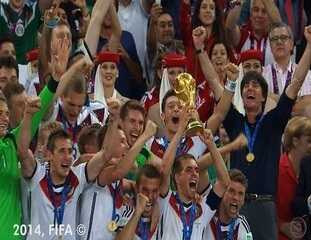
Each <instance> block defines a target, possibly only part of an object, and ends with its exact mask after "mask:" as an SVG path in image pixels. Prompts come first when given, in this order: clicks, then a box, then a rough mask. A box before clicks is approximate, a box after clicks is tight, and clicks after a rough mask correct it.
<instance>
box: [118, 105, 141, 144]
mask: <svg viewBox="0 0 311 240" xmlns="http://www.w3.org/2000/svg"><path fill="white" fill-rule="evenodd" d="M144 123H145V119H144V116H143V114H142V113H141V112H140V111H138V110H133V109H130V110H129V111H128V114H127V116H126V117H125V118H124V119H122V121H121V127H122V129H123V131H124V133H125V135H126V138H127V141H128V144H129V145H130V146H133V145H134V143H135V142H136V140H137V138H138V137H139V136H140V135H141V134H142V132H143V130H144Z"/></svg>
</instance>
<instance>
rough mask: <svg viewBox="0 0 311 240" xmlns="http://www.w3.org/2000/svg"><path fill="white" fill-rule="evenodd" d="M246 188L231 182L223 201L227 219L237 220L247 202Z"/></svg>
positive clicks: (222, 204) (222, 206)
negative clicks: (245, 201)
mask: <svg viewBox="0 0 311 240" xmlns="http://www.w3.org/2000/svg"><path fill="white" fill-rule="evenodd" d="M245 192H246V187H245V186H244V185H242V184H241V183H239V182H235V181H231V182H230V185H229V187H228V189H227V191H226V192H225V193H224V196H223V198H222V201H221V208H222V210H223V212H224V214H225V215H226V217H227V218H229V219H232V218H236V217H237V216H238V214H239V211H240V209H241V207H242V206H243V204H244V200H245Z"/></svg>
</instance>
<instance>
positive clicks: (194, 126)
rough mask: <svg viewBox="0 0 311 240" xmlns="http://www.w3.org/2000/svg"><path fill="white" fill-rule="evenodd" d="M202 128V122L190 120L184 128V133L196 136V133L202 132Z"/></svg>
mask: <svg viewBox="0 0 311 240" xmlns="http://www.w3.org/2000/svg"><path fill="white" fill-rule="evenodd" d="M203 130H204V127H203V124H202V123H201V122H200V121H198V120H195V119H193V120H190V121H189V123H188V125H187V129H186V135H187V136H189V137H193V136H197V135H198V133H202V132H203Z"/></svg>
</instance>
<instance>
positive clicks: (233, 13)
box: [225, 0, 242, 47]
mask: <svg viewBox="0 0 311 240" xmlns="http://www.w3.org/2000/svg"><path fill="white" fill-rule="evenodd" d="M236 2H239V3H240V4H235V6H234V8H233V9H231V10H230V11H229V13H228V16H227V19H226V24H225V31H226V36H227V38H228V41H229V42H231V43H232V45H233V46H234V47H237V46H238V45H239V43H240V39H241V31H240V27H239V25H238V21H239V19H240V15H241V9H242V3H241V1H240V0H237V1H236Z"/></svg>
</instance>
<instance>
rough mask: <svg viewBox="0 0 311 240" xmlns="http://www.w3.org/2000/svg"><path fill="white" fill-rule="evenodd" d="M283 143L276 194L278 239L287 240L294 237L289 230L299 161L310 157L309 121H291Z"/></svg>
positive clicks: (310, 130)
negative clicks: (283, 151)
mask: <svg viewBox="0 0 311 240" xmlns="http://www.w3.org/2000/svg"><path fill="white" fill-rule="evenodd" d="M283 143H284V150H285V153H284V154H283V155H282V156H281V159H280V163H279V176H278V192H277V210H278V226H279V228H278V229H279V237H278V239H279V240H288V239H293V238H294V237H295V235H293V232H292V231H291V229H290V228H291V227H290V224H291V223H290V222H291V221H292V220H293V218H294V213H293V211H292V201H293V200H294V197H295V194H296V188H297V185H298V177H299V175H300V165H301V160H302V159H303V158H305V157H307V156H311V119H310V118H307V117H294V118H293V119H291V120H290V121H289V122H288V124H287V126H286V128H285V130H284V136H283ZM284 196H286V197H284Z"/></svg>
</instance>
